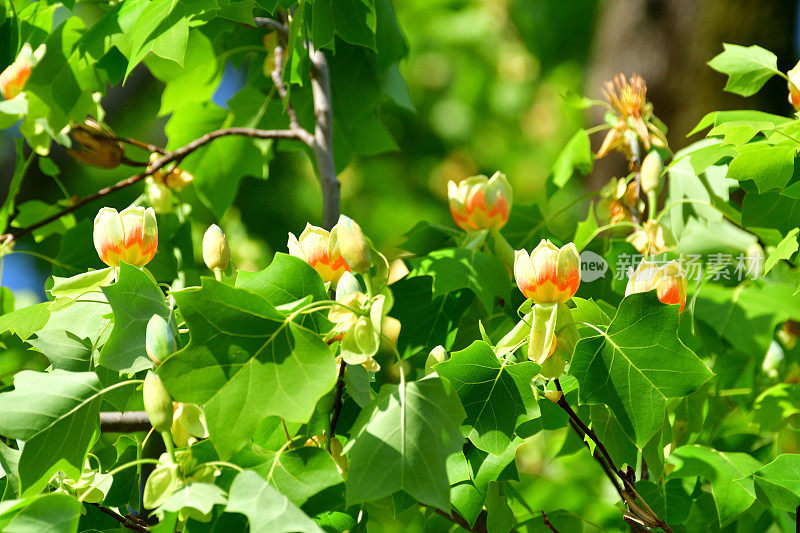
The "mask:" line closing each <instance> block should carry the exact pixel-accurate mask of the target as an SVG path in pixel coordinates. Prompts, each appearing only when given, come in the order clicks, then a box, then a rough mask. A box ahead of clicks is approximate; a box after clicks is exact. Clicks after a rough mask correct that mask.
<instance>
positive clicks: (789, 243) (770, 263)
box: [764, 228, 800, 274]
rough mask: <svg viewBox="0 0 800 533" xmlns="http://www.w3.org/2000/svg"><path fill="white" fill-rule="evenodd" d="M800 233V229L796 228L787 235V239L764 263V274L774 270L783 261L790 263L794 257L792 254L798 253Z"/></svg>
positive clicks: (785, 238)
mask: <svg viewBox="0 0 800 533" xmlns="http://www.w3.org/2000/svg"><path fill="white" fill-rule="evenodd" d="M798 233H800V228H794V229H793V230H792V231H790V232H789V233H787V234H786V237H784V238H783V240H782V241H781V242H780V243H779V244H778V246H776V247H775V250H773V251H772V253H770V254H769V257H767V260H766V261H764V274H766V273H768V272H769V271H770V270H772V269H773V267H775V265H777V264H778V261H780V260H781V259H786V260H787V261H788V260H789V258H791V257H792V254H794V253H795V252H796V251H797V234H798Z"/></svg>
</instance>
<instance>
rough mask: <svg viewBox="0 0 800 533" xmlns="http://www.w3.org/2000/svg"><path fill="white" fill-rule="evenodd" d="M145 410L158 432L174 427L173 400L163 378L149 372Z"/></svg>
mask: <svg viewBox="0 0 800 533" xmlns="http://www.w3.org/2000/svg"><path fill="white" fill-rule="evenodd" d="M142 394H143V396H144V410H145V411H146V412H147V418H149V419H150V424H152V425H153V427H154V428H155V430H156V431H158V432H159V433H163V432H164V431H169V430H170V428H171V427H172V398H170V396H169V392H167V389H166V387H164V383H163V382H162V381H161V378H160V377H158V376H157V375H156V374H155V373H153V372H148V373H147V377H145V378H144V391H143V393H142Z"/></svg>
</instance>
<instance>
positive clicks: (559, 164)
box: [553, 129, 594, 189]
mask: <svg viewBox="0 0 800 533" xmlns="http://www.w3.org/2000/svg"><path fill="white" fill-rule="evenodd" d="M593 166H594V157H593V155H592V147H591V143H590V142H589V134H588V133H586V130H584V129H580V130H578V131H577V132H576V133H575V135H573V136H572V138H571V139H570V140H569V142H568V143H567V145H566V146H565V147H564V149H563V150H561V153H560V154H558V157H557V158H556V162H555V163H553V184H554V185H555V186H556V187H558V188H559V189H560V188H561V187H563V186H564V185H566V184H567V182H568V181H569V179H570V178H571V177H572V175H573V174H574V173H575V172H576V171H577V172H579V173H581V174H583V175H586V174H588V173H590V172H591V171H592V167H593Z"/></svg>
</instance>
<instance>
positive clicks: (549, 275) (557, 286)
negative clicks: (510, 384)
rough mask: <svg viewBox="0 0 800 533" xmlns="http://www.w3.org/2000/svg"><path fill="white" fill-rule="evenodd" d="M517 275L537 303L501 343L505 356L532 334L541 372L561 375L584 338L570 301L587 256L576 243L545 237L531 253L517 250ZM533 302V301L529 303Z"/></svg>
mask: <svg viewBox="0 0 800 533" xmlns="http://www.w3.org/2000/svg"><path fill="white" fill-rule="evenodd" d="M514 277H515V278H516V280H517V286H518V287H519V290H520V291H522V294H523V295H524V296H525V297H526V298H529V299H530V300H531V301H532V303H533V306H532V308H531V310H530V312H528V313H527V314H526V316H525V317H524V318H523V320H521V321H520V322H519V323H518V324H517V325H516V326H515V327H514V328H513V329H512V330H511V331H510V332H509V333H508V334H506V336H505V337H503V339H501V340H500V342H498V344H497V347H496V348H495V349H496V351H497V352H498V355H499V356H502V354H504V353H508V352H509V351H513V350H514V349H516V347H517V346H519V345H520V344H522V343H523V342H524V339H525V338H526V337H527V339H528V359H530V360H531V361H535V362H536V363H538V364H539V365H541V367H542V368H541V370H540V374H541V375H542V376H544V377H546V378H555V377H558V376H559V375H561V373H562V372H563V371H564V365H565V363H566V361H568V360H569V359H570V358H571V357H572V352H573V350H574V349H575V344H576V343H577V342H578V339H579V336H578V330H577V328H576V327H575V324H574V323H573V320H572V314H571V312H570V310H569V308H568V307H567V306H566V305H565V304H566V302H567V301H568V300H569V299H570V298H572V296H573V295H574V294H575V292H576V291H577V290H578V286H579V285H580V282H581V258H580V256H579V255H578V250H577V248H575V245H574V244H573V243H569V244H567V245H565V246H563V247H561V248H558V247H556V246H555V245H553V243H551V242H550V241H548V240H544V239H543V240H542V241H541V242H540V243H539V245H538V246H537V247H536V248H535V249H534V250H533V251H532V252H531V253H530V255H529V254H528V252H526V251H525V250H517V251H516V252H515V259H514ZM527 305H530V304H529V303H526V304H523V306H527Z"/></svg>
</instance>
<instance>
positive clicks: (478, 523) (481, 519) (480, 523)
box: [420, 503, 488, 533]
mask: <svg viewBox="0 0 800 533" xmlns="http://www.w3.org/2000/svg"><path fill="white" fill-rule="evenodd" d="M420 505H425V504H423V503H421V504H420ZM433 512H435V513H436V514H438V515H439V516H443V517H445V518H447V519H448V520H450V521H451V522H453V523H454V524H457V525H459V526H461V527H462V528H464V529H466V530H467V531H472V533H486V532H487V528H486V518H487V516H488V515H487V513H486V511H485V510H483V511H481V512H480V514H479V515H478V518H477V520H475V525H474V526H471V525H469V522H467V520H466V519H465V518H464V517H463V516H461V515H460V514H458V513H457V512H455V511H453V514H447V513H446V512H444V511H442V510H441V509H439V508H437V507H434V508H433Z"/></svg>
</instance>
